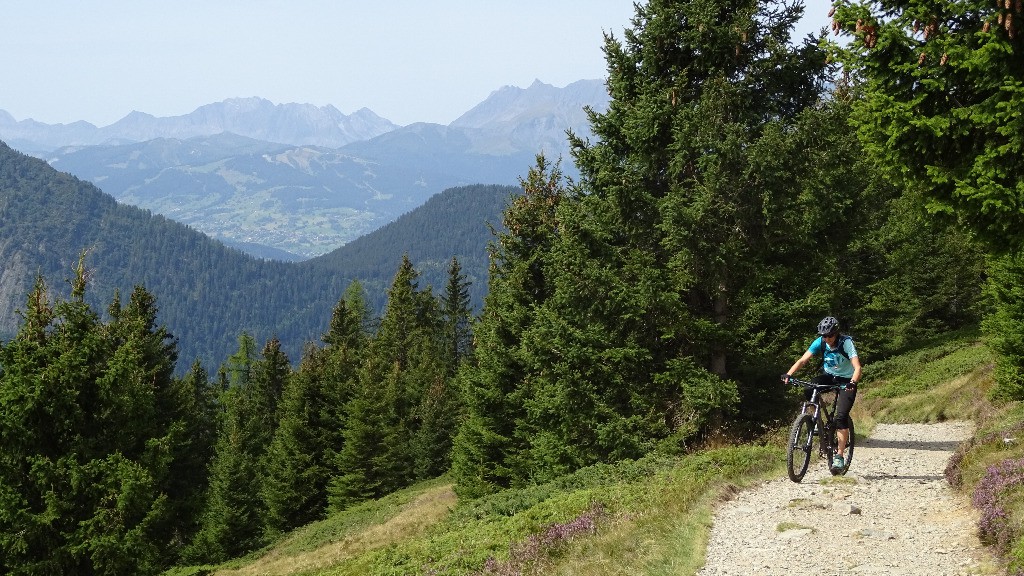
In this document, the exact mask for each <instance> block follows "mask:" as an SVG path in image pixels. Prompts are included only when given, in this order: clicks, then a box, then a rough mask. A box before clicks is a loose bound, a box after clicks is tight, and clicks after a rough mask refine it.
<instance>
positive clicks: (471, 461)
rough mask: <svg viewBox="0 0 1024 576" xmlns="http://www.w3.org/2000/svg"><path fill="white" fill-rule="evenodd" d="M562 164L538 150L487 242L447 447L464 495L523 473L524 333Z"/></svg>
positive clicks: (538, 291)
mask: <svg viewBox="0 0 1024 576" xmlns="http://www.w3.org/2000/svg"><path fill="white" fill-rule="evenodd" d="M561 180H562V178H561V170H560V168H559V166H558V165H557V164H556V165H554V166H551V165H550V164H549V162H548V160H547V159H546V158H545V157H544V156H543V155H539V156H538V157H537V165H536V167H535V168H533V169H531V170H530V173H529V175H528V177H527V179H526V180H524V181H523V183H522V184H523V194H522V195H519V196H516V197H514V198H512V199H511V201H510V203H509V206H508V208H507V209H506V210H505V212H504V213H503V216H502V224H503V227H502V230H501V231H495V235H496V237H497V238H496V240H495V241H494V242H492V243H491V245H490V246H489V247H488V251H489V253H490V261H491V264H490V275H489V279H488V292H487V296H486V297H485V299H484V307H483V311H482V312H481V316H480V319H479V322H478V324H477V326H476V328H475V330H474V334H475V339H476V342H477V346H476V349H475V352H474V362H473V363H472V364H464V365H463V366H462V367H461V368H460V372H459V376H458V382H459V385H460V391H461V395H462V398H463V401H464V402H465V404H466V406H465V409H466V414H465V419H464V420H463V421H462V422H461V424H460V426H459V430H458V433H457V435H456V437H455V439H454V443H453V449H452V473H453V477H454V478H455V482H456V490H457V491H458V493H459V495H460V496H463V497H471V498H472V497H477V496H481V495H484V494H488V493H491V492H494V491H496V490H499V489H501V488H507V487H509V486H511V485H513V483H514V482H515V481H521V477H520V476H517V475H516V474H515V473H514V472H513V468H514V467H516V466H517V463H518V462H520V461H522V460H523V457H524V454H525V452H526V448H527V445H526V443H525V442H523V441H522V439H521V438H517V437H516V426H517V423H519V422H522V421H523V420H524V419H525V417H526V406H525V401H524V397H525V396H526V395H528V393H529V391H528V390H526V388H525V386H526V384H527V383H528V381H527V365H526V361H525V358H523V352H522V338H523V334H524V332H525V331H526V329H527V328H528V327H529V326H530V324H531V322H532V312H531V311H532V309H533V307H534V306H535V305H536V304H537V303H538V302H541V301H543V300H545V299H546V298H547V297H548V296H549V295H550V292H551V288H550V286H549V284H550V281H549V280H548V278H547V276H546V273H547V272H548V271H547V270H545V268H544V265H543V255H544V254H545V253H546V252H547V251H548V250H550V248H551V246H552V245H553V244H554V242H555V240H556V230H557V229H558V227H559V222H558V221H557V218H556V210H557V208H558V206H559V205H560V204H561V203H562V202H563V201H565V199H566V197H567V195H568V193H567V191H566V190H565V189H564V187H563V186H562V182H561Z"/></svg>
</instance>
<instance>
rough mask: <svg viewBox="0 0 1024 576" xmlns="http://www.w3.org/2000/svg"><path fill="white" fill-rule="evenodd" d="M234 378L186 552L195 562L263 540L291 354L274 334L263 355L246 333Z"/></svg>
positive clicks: (230, 364) (232, 363)
mask: <svg viewBox="0 0 1024 576" xmlns="http://www.w3.org/2000/svg"><path fill="white" fill-rule="evenodd" d="M223 371H224V373H225V376H226V378H225V379H226V380H227V381H228V383H229V388H228V390H227V391H226V392H225V393H224V394H223V400H222V403H223V405H224V413H223V416H222V421H221V423H220V426H219V429H218V434H217V442H216V446H215V449H214V457H213V461H212V464H211V468H210V486H209V492H208V494H207V497H206V504H205V506H204V509H203V515H202V521H201V528H200V530H199V532H198V533H197V535H196V537H195V539H194V541H193V542H192V544H191V545H190V546H189V547H188V549H187V550H186V551H185V557H186V558H187V559H188V560H190V561H222V560H226V559H228V558H232V557H235V556H239V555H241V554H243V553H245V552H249V551H251V550H253V549H255V548H258V547H259V546H260V545H262V544H263V543H264V542H265V541H266V538H267V534H266V532H265V526H266V521H265V519H266V512H265V508H264V504H265V503H264V500H263V498H262V497H261V487H262V485H263V478H264V474H263V464H264V457H265V455H266V453H267V449H268V447H269V446H270V442H271V439H272V438H273V434H274V430H275V428H276V427H277V407H278V404H279V402H280V399H281V391H282V390H283V388H284V386H285V385H286V382H287V379H288V372H289V371H288V358H287V357H286V356H285V355H284V353H283V352H282V351H281V347H280V342H278V341H277V340H276V339H271V340H269V341H268V342H267V344H266V345H265V346H264V349H263V354H262V358H258V357H257V356H256V354H255V341H254V340H253V338H252V336H250V335H249V334H247V333H243V334H242V335H241V336H239V338H238V350H237V351H236V352H235V354H233V355H232V356H231V357H230V358H229V359H228V361H227V363H226V367H225V369H224V370H223Z"/></svg>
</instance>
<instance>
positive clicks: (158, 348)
mask: <svg viewBox="0 0 1024 576" xmlns="http://www.w3.org/2000/svg"><path fill="white" fill-rule="evenodd" d="M87 280H88V274H87V271H86V269H85V266H84V259H81V260H80V261H79V265H78V268H77V269H76V270H75V276H74V278H73V279H72V280H71V292H70V299H69V300H66V301H57V302H56V303H54V304H51V303H50V301H49V297H48V295H47V290H46V286H45V283H44V282H43V280H42V279H41V278H40V279H38V280H37V282H36V286H35V288H34V290H33V292H32V293H31V294H30V295H29V298H28V302H27V304H26V310H25V312H24V316H23V317H24V325H23V328H22V330H20V331H19V334H18V335H17V336H16V337H15V339H14V340H12V341H11V342H9V343H7V344H6V345H4V346H2V347H0V365H2V366H3V372H2V374H0V395H2V400H3V401H2V404H3V406H4V410H3V417H2V418H0V441H2V443H3V445H4V450H3V454H2V456H0V504H2V506H0V569H2V571H3V572H5V573H10V574H33V573H60V574H72V573H74V574H125V573H133V574H148V573H156V572H158V571H160V570H161V569H162V568H163V567H165V566H166V565H167V562H168V561H169V560H170V558H169V556H168V554H167V552H166V551H167V550H168V549H173V547H174V545H175V544H174V542H173V538H174V529H173V528H174V526H175V525H176V523H177V522H176V520H175V518H173V517H172V516H171V514H172V513H173V512H174V511H175V510H176V508H177V506H178V504H179V503H180V499H181V498H182V495H181V494H176V493H174V492H173V490H172V487H173V482H172V481H171V480H170V471H171V470H172V469H173V466H174V465H175V464H176V463H177V462H176V459H177V458H178V457H180V454H181V451H180V441H181V439H180V437H178V436H176V435H175V433H174V424H173V423H172V422H171V421H170V420H169V419H167V418H164V417H163V414H162V412H163V411H164V410H171V411H172V412H179V411H180V410H181V409H182V408H183V407H182V406H180V405H179V404H178V402H177V400H176V399H175V398H174V395H173V393H172V390H173V384H172V380H171V378H170V374H171V372H172V371H173V361H174V357H175V355H176V352H175V348H174V344H173V342H167V340H168V339H169V337H168V335H167V334H166V331H165V330H164V329H163V328H162V327H157V326H156V324H155V316H156V307H155V303H154V300H153V299H152V297H151V296H150V295H149V294H148V293H146V292H145V290H143V289H141V288H137V289H136V291H135V292H134V294H133V298H132V302H131V303H130V304H129V306H128V307H127V308H126V309H122V308H121V305H120V302H119V299H115V301H114V302H113V303H112V304H111V310H112V311H114V312H116V314H115V315H113V318H114V319H113V321H112V322H111V323H110V324H103V323H102V322H101V321H100V319H99V316H98V315H97V314H96V313H95V312H94V311H93V310H92V309H91V308H90V307H89V306H88V305H87V304H86V302H85V295H86V286H87Z"/></svg>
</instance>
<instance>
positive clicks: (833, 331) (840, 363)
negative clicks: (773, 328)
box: [782, 316, 861, 470]
mask: <svg viewBox="0 0 1024 576" xmlns="http://www.w3.org/2000/svg"><path fill="white" fill-rule="evenodd" d="M812 356H822V358H823V366H822V368H823V373H822V374H820V375H818V376H815V377H814V378H812V379H811V382H813V383H815V384H822V385H834V384H846V389H845V390H839V391H838V392H837V393H838V394H839V402H838V404H837V406H836V428H837V430H836V436H837V437H838V438H839V446H838V451H837V452H836V456H835V458H833V460H832V469H833V470H835V469H842V468H843V465H844V462H843V454H845V453H846V444H847V442H848V441H849V439H850V409H851V408H853V402H854V401H855V400H856V399H857V383H858V382H860V372H861V368H860V358H858V357H857V349H856V348H855V347H854V345H853V339H852V338H850V337H849V336H844V335H842V334H840V333H839V321H838V320H836V319H835V318H834V317H832V316H826V317H825V318H823V319H822V320H821V322H819V323H818V337H817V338H815V339H814V342H811V345H810V346H809V347H808V348H807V351H806V352H804V355H803V356H801V357H800V358H799V359H797V361H796V362H795V363H794V364H793V367H792V368H790V369H789V371H788V372H786V373H785V374H783V375H782V381H783V382H786V383H787V384H788V383H789V378H790V377H791V376H792V375H793V374H795V373H796V372H797V371H798V370H800V368H802V367H803V365H804V364H806V363H807V361H808V360H810V359H811V357H812ZM806 394H807V396H808V400H810V394H811V390H810V389H808V390H807V391H806Z"/></svg>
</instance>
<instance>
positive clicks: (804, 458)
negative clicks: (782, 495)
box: [786, 414, 814, 482]
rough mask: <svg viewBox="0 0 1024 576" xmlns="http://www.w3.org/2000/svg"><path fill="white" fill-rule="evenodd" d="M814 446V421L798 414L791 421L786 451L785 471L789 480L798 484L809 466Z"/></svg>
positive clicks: (806, 415) (807, 415) (808, 416)
mask: <svg viewBox="0 0 1024 576" xmlns="http://www.w3.org/2000/svg"><path fill="white" fill-rule="evenodd" d="M813 446H814V419H813V418H811V416H810V414H800V415H799V416H797V417H796V419H795V420H793V427H792V428H791V429H790V431H789V447H788V448H787V449H786V470H787V472H789V479H790V480H792V481H793V482H800V481H801V480H803V479H804V474H806V473H807V467H808V466H810V464H811V451H812V449H813Z"/></svg>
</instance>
